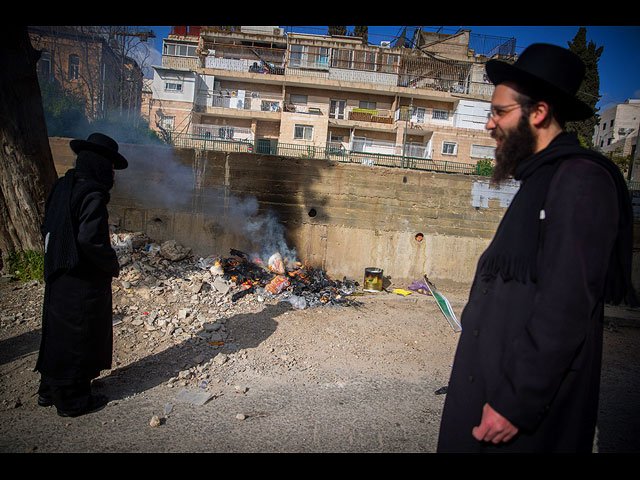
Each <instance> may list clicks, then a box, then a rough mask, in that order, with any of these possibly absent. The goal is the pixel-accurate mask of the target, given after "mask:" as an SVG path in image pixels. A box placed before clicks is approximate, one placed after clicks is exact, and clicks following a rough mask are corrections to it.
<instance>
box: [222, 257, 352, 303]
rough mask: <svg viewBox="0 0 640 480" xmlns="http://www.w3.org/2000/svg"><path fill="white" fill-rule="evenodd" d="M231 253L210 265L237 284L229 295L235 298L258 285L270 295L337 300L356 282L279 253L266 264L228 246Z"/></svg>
mask: <svg viewBox="0 0 640 480" xmlns="http://www.w3.org/2000/svg"><path fill="white" fill-rule="evenodd" d="M231 255H232V257H229V258H224V259H220V260H217V261H216V263H215V265H214V266H213V267H212V268H211V270H212V271H213V270H214V269H218V270H217V271H218V272H220V269H221V270H222V272H223V275H224V278H226V279H227V280H230V281H232V282H234V283H235V284H236V285H239V286H240V288H241V289H240V291H239V292H237V293H235V294H234V295H233V296H232V300H233V301H235V300H237V299H239V298H241V297H243V296H244V295H246V294H248V293H254V292H255V291H256V290H257V289H258V288H262V289H264V290H265V291H266V292H268V293H270V294H271V295H281V294H283V295H284V294H287V295H295V296H302V297H304V298H305V299H306V300H307V302H308V303H311V304H312V305H315V304H327V303H330V302H332V303H337V302H339V301H340V300H342V299H343V297H345V296H349V295H351V294H352V293H354V292H355V287H357V286H358V282H355V281H353V280H348V279H346V278H345V279H343V281H338V280H332V279H331V278H329V276H328V275H327V274H326V273H325V272H324V271H323V270H321V269H318V268H314V267H312V266H311V265H309V263H308V262H304V263H301V262H293V263H291V264H290V262H289V261H288V259H286V258H285V259H282V257H281V255H280V254H279V253H275V254H273V255H272V256H271V257H270V258H269V262H268V265H266V266H265V265H264V263H263V262H262V261H261V260H259V259H256V258H254V259H251V260H249V256H248V255H247V254H245V253H244V252H240V251H239V250H235V249H232V250H231Z"/></svg>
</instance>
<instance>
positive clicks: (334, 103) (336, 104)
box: [329, 100, 347, 120]
mask: <svg viewBox="0 0 640 480" xmlns="http://www.w3.org/2000/svg"><path fill="white" fill-rule="evenodd" d="M346 106H347V101H346V100H331V101H330V103H329V118H337V119H341V120H342V119H344V111H345V108H346Z"/></svg>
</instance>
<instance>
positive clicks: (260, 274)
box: [111, 232, 359, 309]
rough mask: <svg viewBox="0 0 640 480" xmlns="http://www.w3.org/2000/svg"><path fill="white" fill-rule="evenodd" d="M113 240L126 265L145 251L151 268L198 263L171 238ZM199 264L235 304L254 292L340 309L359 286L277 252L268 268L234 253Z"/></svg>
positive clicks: (121, 237)
mask: <svg viewBox="0 0 640 480" xmlns="http://www.w3.org/2000/svg"><path fill="white" fill-rule="evenodd" d="M111 238H112V244H113V245H114V248H115V250H116V252H117V253H118V258H119V260H120V262H121V265H123V264H127V263H130V262H131V257H136V258H140V257H141V254H142V253H143V254H144V255H142V257H146V258H147V259H149V260H150V262H148V264H149V263H150V264H151V265H159V261H160V260H161V261H163V262H164V263H167V262H169V263H170V264H175V263H181V262H186V261H190V262H193V261H194V259H193V256H192V255H191V252H190V250H189V249H188V248H184V247H182V246H180V245H179V244H177V243H176V242H175V241H172V240H170V241H166V242H162V243H161V244H157V243H155V242H153V241H152V240H151V239H149V238H148V237H147V236H146V235H144V234H141V233H128V232H124V233H123V232H120V233H112V237H111ZM195 265H197V268H198V269H199V270H200V271H204V272H203V273H205V272H206V273H205V275H204V277H205V279H206V280H205V282H206V283H209V285H210V286H211V287H212V290H213V291H220V286H221V285H222V287H223V288H224V291H225V292H226V296H227V297H228V298H230V300H231V302H232V303H233V302H236V301H238V300H240V299H241V298H243V297H245V296H246V295H250V294H253V295H257V296H259V297H260V298H261V299H265V300H266V299H273V300H276V301H287V302H289V303H291V305H292V306H293V307H294V308H297V309H304V308H313V307H317V306H322V305H329V306H336V305H340V304H350V303H352V302H351V301H350V299H349V298H348V297H349V296H351V295H353V294H355V293H356V289H357V287H358V286H359V284H358V282H356V281H354V280H350V279H347V278H343V280H342V281H340V280H333V279H331V278H329V276H328V275H327V274H326V272H324V271H323V270H321V269H318V268H314V267H312V266H311V265H309V264H308V263H306V262H305V263H301V262H296V261H293V262H291V261H289V260H288V259H286V258H285V259H283V258H282V257H281V255H280V253H278V252H276V253H274V254H273V255H271V257H270V258H269V260H268V262H266V264H265V262H263V260H261V259H260V258H258V257H251V256H250V255H249V254H247V253H244V252H242V251H239V250H235V249H231V250H230V252H229V256H227V257H217V256H211V257H207V258H200V259H198V260H197V261H196V262H195ZM355 303H357V302H355Z"/></svg>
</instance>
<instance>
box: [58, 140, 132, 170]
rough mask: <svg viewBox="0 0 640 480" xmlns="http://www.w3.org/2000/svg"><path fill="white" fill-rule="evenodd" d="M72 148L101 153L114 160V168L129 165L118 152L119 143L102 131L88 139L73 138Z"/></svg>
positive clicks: (78, 151)
mask: <svg viewBox="0 0 640 480" xmlns="http://www.w3.org/2000/svg"><path fill="white" fill-rule="evenodd" d="M69 146H70V147H71V150H73V151H74V152H75V153H80V152H81V151H83V150H89V151H91V152H95V153H99V154H100V155H102V156H103V157H105V158H107V159H108V160H111V161H112V162H113V168H115V169H116V170H123V169H125V168H127V167H128V166H129V162H127V159H126V158H124V157H123V156H122V155H121V154H120V153H118V143H117V142H116V141H115V140H114V139H112V138H111V137H108V136H106V135H104V134H102V133H92V134H91V135H89V137H88V138H87V139H86V140H71V141H70V142H69Z"/></svg>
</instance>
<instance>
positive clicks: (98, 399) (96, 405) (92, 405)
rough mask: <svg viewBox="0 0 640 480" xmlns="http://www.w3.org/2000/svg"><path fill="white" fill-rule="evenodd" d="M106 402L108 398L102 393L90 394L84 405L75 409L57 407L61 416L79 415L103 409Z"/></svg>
mask: <svg viewBox="0 0 640 480" xmlns="http://www.w3.org/2000/svg"><path fill="white" fill-rule="evenodd" d="M107 403H109V399H108V398H107V397H105V396H104V395H91V397H90V398H89V403H88V404H87V406H86V407H84V408H79V409H77V410H60V409H59V408H58V415H59V416H61V417H79V416H80V415H85V414H87V413H93V412H97V411H98V410H101V409H103V408H104V407H105V406H106V405H107Z"/></svg>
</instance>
